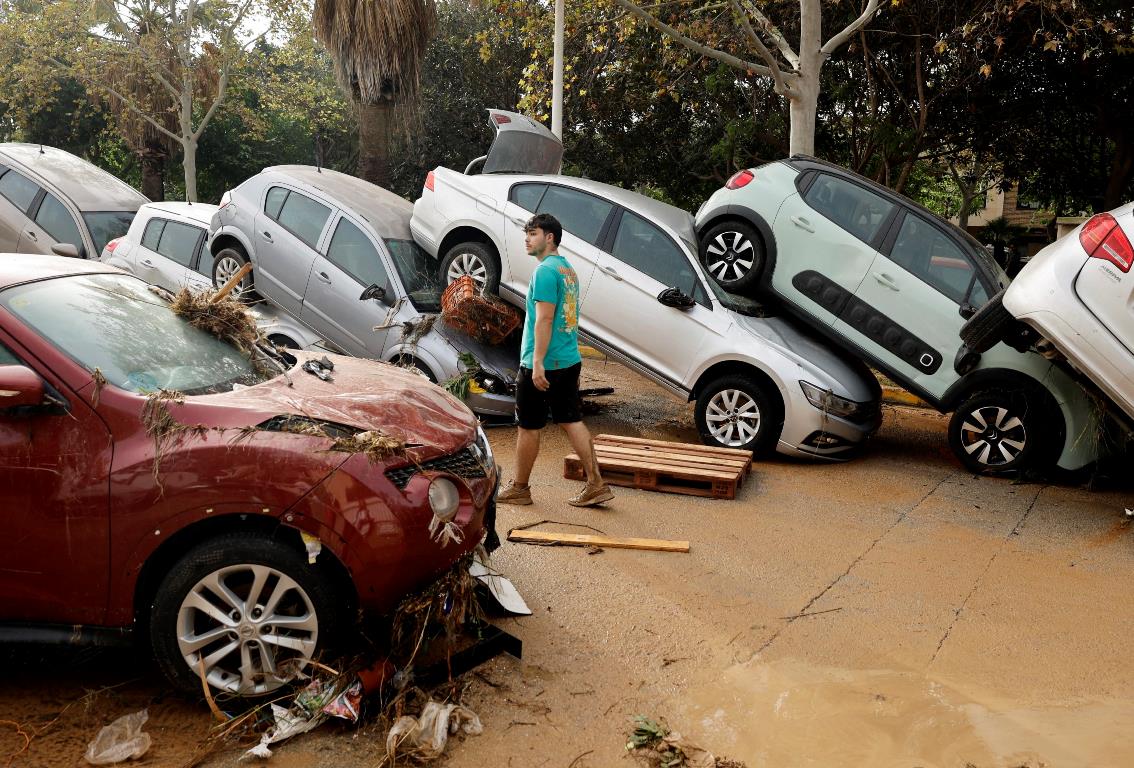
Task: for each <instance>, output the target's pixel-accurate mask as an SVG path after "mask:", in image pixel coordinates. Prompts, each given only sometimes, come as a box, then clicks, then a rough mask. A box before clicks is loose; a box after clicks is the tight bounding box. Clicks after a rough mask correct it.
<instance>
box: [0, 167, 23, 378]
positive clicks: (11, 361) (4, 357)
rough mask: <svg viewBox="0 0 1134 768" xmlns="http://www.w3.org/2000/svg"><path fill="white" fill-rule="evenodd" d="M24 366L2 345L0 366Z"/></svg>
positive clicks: (0, 345)
mask: <svg viewBox="0 0 1134 768" xmlns="http://www.w3.org/2000/svg"><path fill="white" fill-rule="evenodd" d="M0 173H3V169H0ZM23 364H24V361H23V360H21V359H20V358H18V357H16V355H15V353H13V352H12V350H10V349H8V348H7V347H5V346H4V345H3V344H0V365H23Z"/></svg>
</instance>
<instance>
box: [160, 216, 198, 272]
mask: <svg viewBox="0 0 1134 768" xmlns="http://www.w3.org/2000/svg"><path fill="white" fill-rule="evenodd" d="M204 231H205V230H203V229H201V228H200V227H192V226H189V225H188V224H182V223H181V222H178V221H167V222H166V224H165V229H163V230H162V233H161V237H160V239H159V240H158V247H157V249H156V250H157V252H158V253H160V254H161V255H162V256H164V257H166V258H167V259H170V260H172V261H176V262H177V263H178V264H180V265H181V266H183V267H192V266H193V257H194V256H196V254H197V243H199V242H200V240H201V234H202V233H203V232H204Z"/></svg>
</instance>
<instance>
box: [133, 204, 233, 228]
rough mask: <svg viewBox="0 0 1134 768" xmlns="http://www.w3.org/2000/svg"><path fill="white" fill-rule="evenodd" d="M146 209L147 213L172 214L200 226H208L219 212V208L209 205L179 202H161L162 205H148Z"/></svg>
mask: <svg viewBox="0 0 1134 768" xmlns="http://www.w3.org/2000/svg"><path fill="white" fill-rule="evenodd" d="M144 208H145V209H146V210H147V211H152V212H157V213H171V214H173V215H174V216H180V217H182V218H184V219H189V220H190V221H195V222H197V223H198V224H206V225H207V224H208V223H209V222H210V221H211V220H212V218H213V214H214V213H216V212H217V209H218V208H219V206H216V205H210V204H209V203H179V202H160V203H146V205H145V206H144Z"/></svg>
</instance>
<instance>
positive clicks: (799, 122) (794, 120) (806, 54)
mask: <svg viewBox="0 0 1134 768" xmlns="http://www.w3.org/2000/svg"><path fill="white" fill-rule="evenodd" d="M799 12H800V24H799V68H798V70H797V74H798V78H797V79H796V81H795V85H794V88H795V90H796V91H797V93H796V95H794V96H793V97H792V99H791V107H790V110H789V114H790V117H791V134H790V137H789V139H788V153H789V154H792V155H796V154H799V155H814V154H815V113H816V111H817V110H818V108H819V70H820V69H821V68H822V67H823V56H822V54H821V53H820V52H819V49H820V48H821V47H822V46H823V17H822V6H821V4H820V3H818V2H815V1H814V0H810V2H807V1H805V2H800V4H799Z"/></svg>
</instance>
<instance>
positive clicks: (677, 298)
mask: <svg viewBox="0 0 1134 768" xmlns="http://www.w3.org/2000/svg"><path fill="white" fill-rule="evenodd" d="M658 301H659V302H660V303H662V304H663V305H665V306H667V307H673V308H674V309H689V308H691V307H693V306H696V304H697V302H696V301H694V300H693V297H692V296H690V295H689V294H687V293H685V292H684V291H682V290H680V289H678V288H666V289H665V290H664V291H662V292H661V293H659V294H658Z"/></svg>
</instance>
